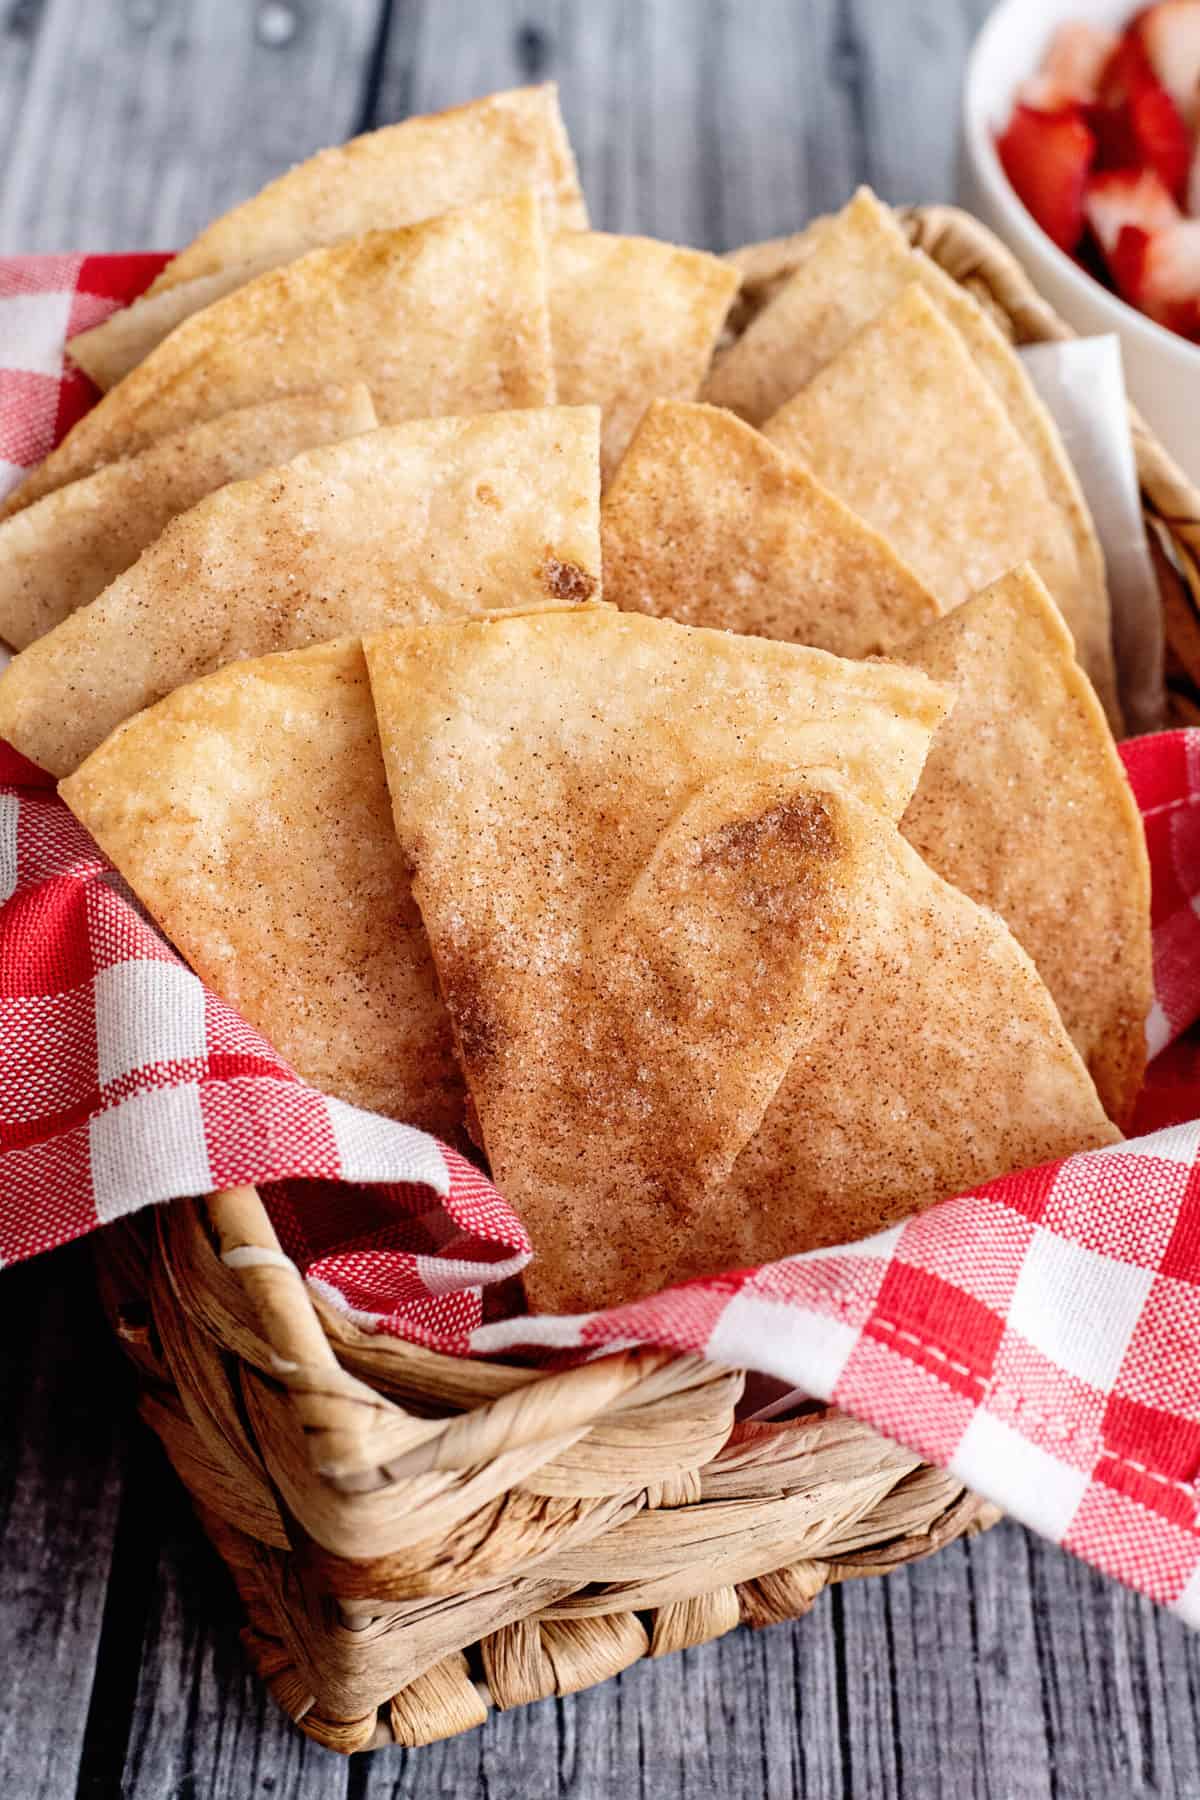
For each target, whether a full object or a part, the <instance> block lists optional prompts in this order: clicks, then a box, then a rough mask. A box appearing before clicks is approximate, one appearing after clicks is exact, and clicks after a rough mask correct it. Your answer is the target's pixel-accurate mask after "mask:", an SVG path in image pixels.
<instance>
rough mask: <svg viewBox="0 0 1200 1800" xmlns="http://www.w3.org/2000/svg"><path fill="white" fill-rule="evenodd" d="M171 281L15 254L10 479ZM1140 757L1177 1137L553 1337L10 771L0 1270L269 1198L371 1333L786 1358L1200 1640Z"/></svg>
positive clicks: (1160, 836) (1182, 1317) (826, 1393)
mask: <svg viewBox="0 0 1200 1800" xmlns="http://www.w3.org/2000/svg"><path fill="white" fill-rule="evenodd" d="M161 261H162V259H161V258H159V257H86V258H80V257H46V258H37V257H33V258H22V259H19V260H15V261H9V262H4V261H0V364H2V365H3V366H2V367H0V458H3V459H4V460H5V461H6V463H7V465H8V469H9V475H10V479H15V478H16V474H17V472H19V470H20V469H22V468H24V467H27V466H29V465H30V464H32V463H33V462H35V461H36V460H37V459H38V458H39V457H40V456H41V455H43V454H44V453H45V451H46V450H47V449H48V448H49V447H50V445H51V444H52V443H53V442H55V441H56V440H57V437H58V436H60V435H61V433H62V432H63V431H64V430H65V429H66V427H67V425H68V424H69V423H70V422H71V421H72V420H73V419H74V418H76V417H78V415H79V413H80V412H81V411H82V410H83V409H84V408H85V407H86V405H87V404H88V401H89V398H90V395H89V392H88V389H87V386H86V384H85V383H84V382H83V381H82V380H81V379H80V378H79V377H78V376H77V375H74V374H68V375H66V376H64V375H63V374H62V345H63V339H64V336H65V335H66V334H67V332H68V331H69V330H74V329H79V328H80V327H81V326H82V325H83V324H84V323H86V322H93V321H96V320H98V319H99V318H101V317H103V316H104V314H105V313H106V312H108V311H109V310H111V309H112V307H113V306H114V305H116V304H118V303H119V302H120V301H122V300H126V299H128V298H131V297H132V296H133V295H134V294H135V293H137V292H139V291H140V290H141V288H142V287H144V286H145V284H146V283H147V282H148V281H149V280H150V279H151V277H152V276H153V274H154V273H155V271H156V270H157V268H158V267H159V266H160V264H161ZM2 475H3V470H2V469H0V477H2ZM0 485H3V484H2V481H0ZM1124 756H1125V763H1126V768H1127V769H1128V771H1129V775H1130V778H1131V780H1132V782H1133V786H1134V791H1135V793H1136V794H1137V797H1138V801H1139V804H1140V806H1141V808H1142V814H1143V818H1144V820H1145V824H1146V833H1147V838H1148V841H1149V846H1150V856H1151V862H1152V865H1153V875H1154V963H1155V989H1156V995H1157V998H1156V1003H1155V1008H1154V1014H1153V1017H1152V1020H1151V1026H1150V1029H1151V1039H1152V1044H1153V1047H1154V1049H1155V1050H1156V1051H1158V1052H1159V1054H1158V1055H1157V1056H1156V1059H1155V1062H1154V1064H1153V1065H1152V1068H1151V1075H1150V1080H1149V1082H1148V1083H1147V1088H1146V1092H1145V1095H1144V1096H1143V1100H1142V1103H1141V1113H1140V1117H1139V1129H1140V1130H1142V1131H1144V1132H1147V1133H1149V1134H1150V1135H1145V1136H1140V1137H1135V1138H1134V1139H1133V1140H1132V1141H1130V1142H1128V1143H1125V1144H1121V1145H1119V1146H1117V1147H1115V1148H1112V1149H1108V1150H1103V1151H1096V1152H1091V1153H1089V1154H1086V1155H1082V1156H1074V1157H1068V1158H1067V1159H1066V1160H1065V1161H1063V1162H1060V1163H1054V1164H1050V1165H1048V1166H1046V1167H1044V1168H1041V1169H1036V1170H1032V1171H1026V1172H1023V1173H1021V1174H1017V1175H1012V1176H1009V1177H1007V1178H1006V1179H1004V1180H1001V1181H994V1182H990V1183H988V1184H987V1185H986V1186H985V1187H982V1188H980V1189H978V1190H977V1191H976V1192H974V1193H972V1194H968V1195H964V1196H962V1197H960V1198H959V1199H956V1200H950V1201H947V1202H945V1203H944V1204H943V1205H941V1206H937V1207H934V1208H933V1209H931V1210H930V1211H929V1212H927V1213H925V1214H924V1215H923V1216H922V1217H921V1218H918V1219H914V1220H911V1221H910V1222H909V1223H908V1224H906V1225H902V1226H898V1227H896V1228H895V1229H894V1230H892V1231H888V1232H885V1233H883V1234H882V1235H880V1236H878V1237H875V1238H871V1239H869V1240H867V1241H866V1242H864V1243H859V1244H853V1245H850V1246H846V1247H843V1248H841V1249H836V1250H824V1251H818V1252H815V1253H813V1254H811V1255H808V1256H801V1257H795V1258H792V1259H790V1260H788V1261H786V1262H780V1263H775V1264H772V1265H770V1266H768V1267H765V1268H762V1269H757V1270H749V1271H741V1272H740V1273H735V1274H730V1275H726V1276H722V1277H720V1278H719V1279H714V1280H708V1281H698V1282H692V1283H690V1284H689V1285H687V1286H686V1287H682V1288H676V1289H673V1290H671V1291H669V1292H667V1293H665V1294H660V1295H658V1296H656V1297H655V1298H653V1299H651V1300H646V1301H643V1302H640V1303H638V1304H636V1305H631V1306H625V1307H621V1308H619V1309H617V1310H615V1311H613V1312H609V1313H601V1314H592V1315H588V1316H586V1317H582V1318H574V1319H555V1318H546V1319H541V1318H539V1319H530V1318H528V1317H522V1316H520V1315H519V1314H517V1313H516V1312H515V1311H514V1305H513V1284H512V1283H511V1282H509V1281H508V1280H507V1279H506V1278H507V1277H509V1276H512V1275H514V1274H515V1273H517V1272H518V1271H519V1269H520V1268H521V1267H522V1266H523V1264H524V1262H525V1261H526V1260H527V1258H528V1254H529V1246H528V1241H527V1239H526V1237H525V1233H524V1231H523V1230H522V1228H521V1226H520V1224H519V1222H518V1221H517V1219H516V1218H515V1217H514V1215H513V1213H512V1212H511V1210H510V1209H509V1208H508V1206H507V1205H506V1204H505V1202H504V1201H503V1199H502V1198H501V1197H500V1195H499V1194H497V1193H496V1191H495V1189H494V1188H492V1187H491V1185H490V1184H489V1183H488V1182H487V1181H486V1180H485V1179H484V1178H483V1177H482V1176H480V1175H479V1174H478V1173H477V1172H476V1171H475V1170H474V1169H473V1168H472V1167H471V1166H470V1165H469V1164H468V1163H466V1162H465V1161H464V1160H463V1159H462V1158H461V1157H459V1156H457V1155H456V1154H455V1153H454V1152H453V1151H451V1150H448V1149H446V1148H444V1147H443V1146H441V1145H439V1144H436V1143H435V1142H434V1141H433V1140H432V1139H430V1138H428V1137H426V1136H424V1135H423V1134H422V1133H420V1132H417V1131H413V1130H411V1129H409V1128H408V1127H406V1126H403V1125H397V1124H393V1123H391V1122H389V1121H386V1120H383V1119H379V1118H375V1117H373V1116H372V1115H370V1114H367V1113H362V1112H358V1111H356V1110H355V1109H354V1108H352V1107H349V1106H345V1105H343V1104H342V1103H341V1102H339V1101H336V1100H329V1099H326V1098H324V1097H322V1096H321V1095H319V1094H317V1093H315V1092H314V1091H313V1090H312V1089H311V1088H309V1087H306V1086H305V1085H304V1083H303V1082H301V1081H300V1080H299V1079H298V1078H297V1077H296V1076H295V1075H294V1074H293V1073H292V1072H291V1070H289V1069H288V1068H287V1067H286V1066H285V1065H284V1064H283V1063H282V1062H281V1061H280V1059H279V1057H278V1056H276V1054H275V1053H274V1051H272V1050H271V1049H270V1048H269V1046H268V1045H267V1044H266V1043H264V1042H263V1040H262V1039H261V1038H260V1037H259V1036H258V1035H257V1033H256V1032H254V1031H252V1030H251V1029H250V1028H249V1027H248V1026H247V1025H246V1024H245V1023H244V1022H243V1021H242V1020H241V1019H239V1018H238V1017H237V1015H236V1014H235V1013H233V1012H232V1011H231V1010H230V1009H229V1008H228V1007H227V1006H226V1005H225V1004H224V1003H223V1002H222V1001H220V1000H218V999H217V998H216V997H215V996H214V995H212V994H211V993H208V992H206V991H205V990H204V989H203V988H202V986H201V984H200V983H199V982H198V981H197V980H196V978H195V977H194V976H193V975H192V974H191V973H190V972H189V971H188V970H187V969H186V968H185V967H184V965H183V964H182V963H181V962H180V961H179V959H178V958H177V957H176V956H175V954H174V953H173V952H172V950H171V949H170V947H169V946H168V945H166V944H165V943H164V941H163V939H162V938H161V937H160V936H159V934H158V932H157V931H156V930H155V928H154V926H153V925H152V924H151V923H150V922H149V921H148V920H147V919H146V918H145V916H144V915H143V914H142V913H141V911H140V910H139V909H138V907H137V904H136V902H135V901H134V900H133V899H132V897H131V896H130V895H129V893H128V892H127V890H126V889H125V888H124V887H123V884H122V883H121V881H120V879H119V877H117V876H116V875H115V874H114V873H113V871H112V870H111V869H110V868H109V867H108V866H107V865H106V864H105V862H104V859H103V858H102V857H101V856H100V855H99V853H98V852H97V850H96V848H95V846H94V845H93V844H92V843H91V841H90V840H89V839H88V837H87V836H86V834H85V833H84V832H83V831H82V830H81V828H80V827H79V826H78V825H77V824H76V823H75V821H74V820H73V819H72V818H71V816H70V815H69V814H68V813H67V812H66V810H65V808H64V807H63V806H62V805H61V803H60V802H59V801H58V800H57V798H56V797H55V795H54V792H53V785H52V783H50V782H49V780H48V779H47V778H46V777H44V776H42V775H41V774H40V773H39V772H38V771H37V770H35V769H33V768H31V766H30V765H29V764H27V763H23V762H22V761H21V759H20V758H18V757H16V756H15V755H14V754H13V753H12V752H11V751H5V752H3V753H0V1258H3V1259H4V1260H8V1261H15V1260H19V1259H21V1258H23V1257H27V1256H31V1255H33V1254H35V1253H36V1252H38V1251H40V1250H46V1249H50V1248H52V1247H53V1246H54V1245H56V1244H61V1243H65V1242H66V1241H67V1240H68V1239H70V1238H73V1237H77V1236H79V1235H81V1234H82V1233H84V1232H86V1231H90V1230H92V1229H93V1228H94V1227H95V1226H97V1225H100V1224H103V1223H104V1222H105V1221H106V1220H109V1219H113V1218H116V1217H118V1216H120V1215H122V1214H124V1213H128V1212H130V1211H133V1210H134V1209H136V1208H138V1207H141V1206H145V1205H148V1204H150V1203H151V1202H153V1201H158V1200H166V1199H170V1198H174V1197H178V1196H181V1195H187V1194H193V1193H196V1192H202V1191H207V1190H209V1189H211V1188H217V1187H228V1186H233V1185H235V1184H237V1183H241V1182H254V1183H257V1184H259V1185H260V1186H261V1188H262V1190H263V1193H264V1195H265V1198H266V1201H267V1205H268V1207H269V1209H270V1211H271V1215H272V1217H273V1219H274V1221H275V1225H276V1228H277V1229H278V1231H279V1234H280V1238H281V1240H282V1242H283V1244H284V1246H285V1248H286V1249H287V1250H288V1252H289V1253H290V1255H291V1256H292V1257H293V1258H294V1259H295V1260H296V1262H297V1263H298V1264H299V1266H300V1267H301V1268H302V1269H303V1271H304V1273H305V1275H306V1276H307V1278H308V1279H309V1280H310V1281H311V1282H313V1283H314V1284H319V1286H320V1289H321V1291H322V1292H323V1293H324V1294H325V1295H326V1296H327V1297H328V1298H330V1299H331V1300H332V1301H333V1302H334V1303H335V1304H337V1305H339V1306H341V1307H343V1308H345V1309H346V1310H347V1311H349V1312H350V1313H351V1314H352V1315H353V1316H354V1317H355V1318H357V1319H358V1320H359V1321H360V1322H362V1323H363V1324H365V1325H366V1326H367V1327H368V1328H370V1329H375V1330H380V1331H385V1332H392V1333H394V1334H396V1335H398V1336H402V1337H406V1338H410V1339H415V1340H417V1341H420V1342H422V1343H426V1344H430V1345H433V1346H434V1347H436V1348H438V1349H441V1350H445V1351H449V1352H453V1353H459V1354H471V1353H472V1352H475V1353H486V1354H488V1355H495V1354H499V1353H508V1354H514V1355H522V1356H526V1357H535V1358H537V1359H538V1360H539V1361H545V1362H553V1361H555V1360H569V1359H578V1358H579V1357H580V1356H581V1355H589V1354H591V1355H594V1354H596V1353H598V1352H600V1351H603V1350H605V1349H613V1348H616V1347H618V1346H625V1345H630V1344H654V1345H664V1346H667V1347H670V1348H673V1349H678V1350H690V1351H699V1352H701V1353H703V1354H705V1355H707V1356H710V1357H712V1358H713V1359H715V1360H716V1361H719V1362H722V1363H727V1364H737V1365H746V1366H748V1367H751V1368H754V1369H759V1370H762V1371H764V1372H765V1373H767V1374H771V1375H775V1376H778V1377H779V1378H781V1379H782V1380H783V1381H785V1382H786V1383H788V1384H789V1385H791V1386H794V1387H798V1388H802V1389H804V1390H805V1391H806V1392H808V1393H810V1394H813V1395H816V1396H818V1397H821V1398H828V1399H832V1400H834V1401H836V1402H837V1404H838V1405H840V1406H842V1407H844V1408H845V1409H846V1410H847V1411H849V1412H852V1413H856V1414H858V1415H859V1416H860V1417H862V1418H864V1419H867V1420H869V1421H870V1422H871V1424H873V1425H875V1426H877V1427H878V1428H879V1429H880V1430H881V1431H883V1432H886V1433H887V1434H889V1435H890V1436H892V1437H894V1438H897V1439H899V1440H901V1441H902V1442H904V1443H906V1444H908V1445H911V1447H912V1448H913V1449H914V1450H916V1451H918V1452H919V1453H920V1454H921V1455H922V1456H924V1457H926V1458H928V1459H929V1460H930V1461H933V1462H938V1463H944V1464H947V1465H949V1466H950V1467H951V1468H953V1469H954V1470H955V1471H956V1472H957V1473H958V1474H960V1475H961V1476H963V1477H964V1479H966V1480H967V1481H969V1482H970V1483H971V1484H972V1485H973V1486H974V1487H976V1488H977V1489H978V1490H979V1491H980V1492H981V1493H984V1494H986V1495H988V1496H989V1497H990V1498H992V1499H993V1500H995V1501H997V1502H998V1503H999V1504H1000V1505H1001V1506H1002V1507H1004V1508H1005V1509H1006V1510H1007V1511H1009V1512H1011V1513H1013V1514H1014V1515H1015V1516H1016V1517H1017V1518H1019V1519H1023V1520H1024V1521H1025V1522H1026V1523H1027V1524H1029V1525H1031V1526H1032V1527H1033V1528H1034V1529H1035V1530H1037V1531H1040V1532H1042V1533H1043V1534H1044V1535H1045V1536H1046V1537H1049V1538H1051V1539H1053V1540H1054V1541H1055V1542H1057V1543H1061V1544H1064V1545H1065V1546H1066V1547H1067V1548H1068V1549H1070V1550H1073V1551H1074V1552H1075V1553H1076V1554H1077V1555H1079V1556H1082V1557H1084V1558H1085V1559H1086V1560H1087V1561H1089V1562H1091V1563H1094V1564H1095V1565H1096V1566H1097V1567H1098V1568H1101V1569H1104V1570H1107V1571H1108V1572H1109V1573H1111V1574H1113V1575H1116V1576H1118V1577H1120V1579H1121V1580H1123V1581H1126V1582H1128V1583H1130V1584H1131V1585H1132V1586H1134V1587H1136V1588H1140V1589H1141V1590H1143V1591H1144V1592H1145V1593H1147V1594H1151V1595H1153V1596H1154V1598H1155V1599H1158V1600H1161V1601H1163V1602H1165V1603H1166V1604H1168V1605H1170V1606H1172V1607H1174V1608H1175V1610H1177V1611H1178V1612H1179V1613H1181V1614H1182V1615H1183V1616H1184V1617H1185V1618H1187V1619H1189V1620H1190V1621H1192V1622H1193V1623H1196V1624H1200V1526H1198V1522H1197V1504H1198V1498H1200V1496H1198V1492H1197V1481H1198V1478H1200V1047H1198V1045H1197V1043H1196V1042H1195V1041H1193V1040H1192V1039H1189V1038H1187V1037H1183V1036H1182V1035H1181V1034H1182V1033H1183V1032H1185V1031H1186V1030H1187V1028H1188V1027H1189V1026H1191V1025H1192V1024H1193V1023H1195V1021H1196V1020H1197V1019H1198V1018H1200V733H1197V732H1173V733H1169V734H1167V735H1164V736H1162V737H1157V738H1143V739H1140V740H1138V741H1136V742H1134V743H1131V744H1128V745H1126V746H1125V747H1124ZM363 1184H370V1185H363Z"/></svg>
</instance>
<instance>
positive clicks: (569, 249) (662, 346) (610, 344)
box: [549, 231, 738, 480]
mask: <svg viewBox="0 0 1200 1800" xmlns="http://www.w3.org/2000/svg"><path fill="white" fill-rule="evenodd" d="M549 279H550V328H551V334H552V337H553V342H554V370H555V375H556V378H557V382H558V398H559V400H560V401H562V402H564V403H565V404H568V405H577V404H580V403H582V402H586V401H595V403H596V404H597V405H598V406H600V407H602V408H603V409H604V433H603V441H602V449H601V471H602V474H603V477H604V479H605V480H607V479H608V477H609V476H610V475H611V474H612V471H613V470H614V469H615V468H616V466H617V463H618V462H619V461H620V459H621V454H622V452H623V451H624V449H625V446H626V444H627V443H628V442H629V439H630V437H631V436H632V435H633V428H634V426H635V425H636V424H637V422H638V420H639V419H640V418H641V416H642V413H643V412H644V411H645V409H646V406H647V405H648V404H649V402H650V401H651V400H653V399H655V398H656V397H661V398H663V399H669V400H694V399H695V397H696V395H697V393H698V392H699V389H700V384H701V382H702V381H703V380H704V376H705V373H706V371H707V369H708V365H709V361H710V359H711V357H712V351H713V345H714V344H715V343H716V341H717V334H718V333H719V332H720V329H721V325H722V322H723V320H724V318H725V314H726V313H727V312H728V310H729V303H730V301H731V300H732V299H733V296H734V294H735V293H736V292H737V285H738V276H737V271H736V269H733V268H731V267H730V266H729V265H728V264H727V263H724V262H722V261H721V259H720V258H719V257H717V256H708V255H706V254H705V253H704V252H703V251H702V250H683V249H680V248H679V247H678V246H677V245H675V244H662V243H659V242H658V240H657V239H656V238H644V237H616V236H612V235H610V234H608V233H606V232H600V231H586V232H585V231H580V232H563V233H560V234H559V236H558V237H556V238H553V239H551V242H550V258H549Z"/></svg>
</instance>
